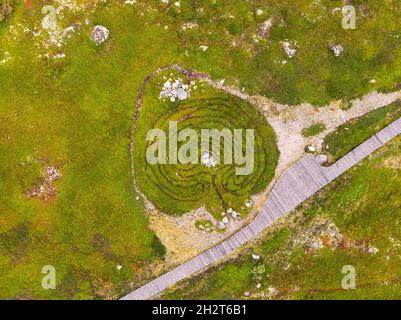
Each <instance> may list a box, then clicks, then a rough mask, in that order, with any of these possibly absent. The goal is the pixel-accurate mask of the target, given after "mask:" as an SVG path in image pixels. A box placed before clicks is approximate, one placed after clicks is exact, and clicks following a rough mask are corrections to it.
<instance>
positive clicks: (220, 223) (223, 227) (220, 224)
mask: <svg viewBox="0 0 401 320" xmlns="http://www.w3.org/2000/svg"><path fill="white" fill-rule="evenodd" d="M225 228H226V224H225V223H224V222H219V229H220V230H224V229H225Z"/></svg>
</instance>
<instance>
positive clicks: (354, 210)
mask: <svg viewBox="0 0 401 320" xmlns="http://www.w3.org/2000/svg"><path fill="white" fill-rule="evenodd" d="M372 114H373V113H372ZM372 114H370V115H372ZM348 126H349V128H350V132H351V133H350V136H349V138H350V137H352V130H353V129H355V128H357V127H358V124H356V123H354V122H353V123H352V124H348ZM367 128H368V127H365V129H367ZM340 131H341V129H340ZM400 148H401V139H400V138H396V139H395V140H394V141H393V142H391V143H390V144H388V145H387V146H385V147H384V148H383V149H381V150H379V151H377V152H376V153H375V154H374V155H372V156H370V157H369V159H366V160H364V161H363V162H362V163H361V164H359V165H357V166H356V167H355V168H353V169H351V171H350V172H348V173H346V174H345V175H344V176H342V177H340V178H338V179H337V180H336V181H335V182H333V183H332V184H330V185H329V186H328V187H326V188H325V189H324V190H322V191H321V192H320V193H319V194H317V195H316V196H314V197H312V198H311V199H310V200H308V201H307V203H305V204H304V205H302V206H301V207H300V208H298V209H297V210H296V211H295V212H293V213H292V214H291V215H290V217H289V218H287V219H286V220H285V221H282V222H281V223H279V224H278V225H276V227H275V228H272V231H270V232H269V233H267V234H266V235H265V236H264V237H263V238H262V239H261V240H259V241H258V244H255V245H250V246H248V247H247V248H246V249H245V250H244V251H243V252H242V253H241V254H240V255H239V257H237V258H235V259H232V260H230V261H228V262H226V263H224V264H223V265H221V266H218V267H215V268H213V269H212V270H210V271H207V272H206V273H205V274H203V275H200V276H198V277H196V278H195V279H192V280H190V281H187V282H185V283H184V284H182V285H181V286H179V287H178V288H176V290H171V291H170V292H168V293H166V295H165V296H164V298H169V299H246V298H247V297H249V298H257V299H391V298H393V299H394V298H399V289H400V284H399V283H400V281H399V280H400V278H401V268H400V263H399V262H400V245H401V243H400V241H399V239H400V236H401V233H400V228H399V226H400V223H401V211H400V205H401V198H400V193H399V191H398V190H399V184H400V182H401V166H400V163H401V158H400ZM252 254H257V255H259V256H260V259H259V260H255V259H253V258H252ZM346 265H351V266H353V267H354V268H355V270H356V289H355V290H344V289H342V286H341V281H342V279H343V277H344V276H345V274H343V273H342V272H341V271H342V268H343V266H346ZM258 284H259V286H260V287H259V288H257V286H258Z"/></svg>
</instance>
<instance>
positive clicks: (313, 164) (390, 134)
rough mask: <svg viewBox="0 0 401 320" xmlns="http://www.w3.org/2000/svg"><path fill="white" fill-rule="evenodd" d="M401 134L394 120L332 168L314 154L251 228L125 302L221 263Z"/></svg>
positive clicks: (285, 178) (291, 172)
mask: <svg viewBox="0 0 401 320" xmlns="http://www.w3.org/2000/svg"><path fill="white" fill-rule="evenodd" d="M399 134H401V118H400V119H398V120H396V121H394V122H393V123H392V124H390V125H389V126H388V127H386V128H384V129H383V130H381V131H380V132H378V133H377V134H375V135H373V136H372V137H371V138H369V139H368V140H366V141H365V142H364V143H362V144H361V145H359V146H358V147H356V148H355V149H354V150H352V151H351V152H350V153H348V154H347V155H345V156H344V157H343V158H341V159H340V160H338V161H337V162H336V163H334V164H333V165H332V166H330V167H322V166H321V165H320V164H319V163H318V162H317V161H316V159H315V158H314V156H313V155H307V156H305V157H304V158H303V159H302V160H300V161H298V162H297V163H295V164H294V165H293V166H291V167H290V168H289V169H287V170H286V171H285V172H284V173H283V175H282V176H281V177H280V179H279V180H278V181H277V183H276V184H275V186H274V188H273V190H272V191H271V193H270V195H269V197H268V199H267V201H266V203H265V204H264V206H263V208H262V210H261V212H260V213H259V214H258V215H257V216H256V217H255V219H254V220H252V221H251V222H250V223H249V224H248V225H247V226H245V227H244V228H242V229H241V230H240V231H238V232H237V233H235V234H234V235H232V236H231V237H229V238H228V239H226V240H225V241H223V242H221V243H220V244H218V245H216V246H214V247H212V248H210V249H208V250H206V251H204V252H203V253H201V254H200V255H198V256H196V257H194V258H192V259H191V260H189V261H187V262H185V263H183V264H182V265H180V266H178V267H176V268H174V269H172V270H171V271H169V272H167V273H165V274H163V275H162V276H160V277H158V278H156V279H154V280H153V281H151V282H149V283H147V284H145V285H144V286H142V287H140V288H138V289H136V290H134V291H133V292H131V293H129V294H128V295H126V296H125V297H123V298H122V299H123V300H144V299H148V298H151V297H152V296H155V295H157V294H159V293H161V292H162V291H163V290H165V289H166V288H168V287H170V286H172V285H174V284H176V283H177V282H179V281H181V280H183V279H185V278H188V277H189V276H191V275H192V274H194V273H196V272H198V271H200V270H202V269H205V268H207V267H209V266H211V265H212V264H214V263H215V262H217V261H219V260H220V259H221V258H223V257H224V256H225V255H227V254H229V253H230V252H232V251H234V250H235V249H237V248H239V247H240V246H242V245H243V244H244V243H246V242H248V241H249V240H251V239H253V238H254V237H255V236H256V235H257V234H259V233H260V232H261V231H262V230H264V229H265V228H266V227H268V226H269V225H270V224H272V223H273V222H274V221H276V220H277V219H279V218H280V217H282V216H283V215H285V214H287V213H289V212H290V211H292V210H293V209H295V208H296V207H297V206H298V205H300V204H301V203H302V202H303V201H305V200H306V199H308V198H309V197H310V196H312V195H313V194H315V193H316V192H318V191H319V190H320V189H322V188H323V187H324V186H326V185H327V184H328V183H330V182H331V181H333V180H334V179H336V178H337V177H338V176H340V175H341V174H343V173H344V172H346V171H347V170H349V169H350V168H351V167H353V166H354V165H355V164H356V163H358V162H360V161H361V160H363V159H364V158H366V157H367V156H369V155H370V154H372V153H373V152H374V151H375V150H377V149H379V148H380V147H382V146H383V145H384V144H386V143H387V142H389V141H390V140H391V139H393V138H395V137H396V136H398V135H399Z"/></svg>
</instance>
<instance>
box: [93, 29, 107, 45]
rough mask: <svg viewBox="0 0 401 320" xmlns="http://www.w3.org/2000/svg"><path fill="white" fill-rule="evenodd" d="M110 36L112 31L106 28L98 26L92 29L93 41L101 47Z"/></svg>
mask: <svg viewBox="0 0 401 320" xmlns="http://www.w3.org/2000/svg"><path fill="white" fill-rule="evenodd" d="M109 34H110V31H109V30H108V29H107V28H106V27H105V26H101V25H96V26H94V27H93V29H92V40H93V41H95V43H96V45H99V44H101V43H103V42H104V41H106V40H107V38H108V37H109Z"/></svg>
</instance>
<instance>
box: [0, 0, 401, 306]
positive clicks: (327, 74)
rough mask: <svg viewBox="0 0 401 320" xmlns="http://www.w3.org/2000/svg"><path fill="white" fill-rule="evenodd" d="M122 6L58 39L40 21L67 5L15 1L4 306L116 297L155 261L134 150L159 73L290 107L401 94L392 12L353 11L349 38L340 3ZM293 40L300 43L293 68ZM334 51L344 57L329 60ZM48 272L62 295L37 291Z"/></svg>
mask: <svg viewBox="0 0 401 320" xmlns="http://www.w3.org/2000/svg"><path fill="white" fill-rule="evenodd" d="M124 2H125V1H107V2H100V1H99V2H98V1H95V0H79V1H78V0H77V1H75V2H74V3H78V4H82V5H85V8H84V9H82V7H81V9H79V8H78V9H76V8H73V9H68V8H65V9H63V10H62V11H61V13H60V14H58V15H57V16H56V18H57V23H58V25H59V27H60V30H58V33H54V32H53V34H52V36H53V38H51V37H50V35H49V33H48V32H47V31H45V30H43V29H42V28H41V20H42V19H43V17H44V15H43V14H42V13H41V9H42V7H43V6H44V5H45V4H54V5H55V7H60V6H62V4H63V3H65V1H61V0H57V1H18V3H17V2H16V1H12V2H11V3H12V5H13V7H14V10H13V12H12V14H10V15H8V16H7V18H6V19H5V20H4V21H1V22H0V161H1V164H2V166H1V168H0V191H1V194H2V197H1V200H0V297H1V298H53V299H56V298H73V299H80V298H116V297H118V296H120V295H121V294H123V293H125V292H127V291H128V290H129V288H130V284H131V283H132V282H134V284H135V285H138V284H139V283H141V282H143V281H144V280H143V279H144V277H147V276H149V274H148V273H149V270H150V269H152V268H150V267H148V268H146V266H149V265H150V263H151V262H155V261H160V258H161V257H162V256H163V253H164V250H163V246H162V245H161V244H160V242H159V241H158V240H157V238H156V237H155V235H154V234H153V233H152V232H151V231H150V230H148V228H147V225H148V218H147V216H146V214H145V210H144V206H143V203H142V202H141V201H136V200H134V199H135V198H136V196H137V195H136V194H135V192H134V190H133V188H132V181H131V178H130V163H129V147H128V144H129V138H130V126H131V118H132V112H133V106H134V101H135V98H136V94H137V90H138V89H139V86H140V84H141V83H142V81H143V79H144V78H145V77H146V76H147V75H149V74H150V73H152V72H153V71H154V70H156V69H157V68H158V67H160V66H162V65H169V64H174V63H179V64H182V65H183V66H185V67H187V68H194V69H197V70H199V71H202V72H207V73H209V74H210V75H211V76H212V77H213V78H214V79H226V83H227V84H231V85H233V86H236V87H239V88H243V87H244V89H245V91H247V92H250V93H261V94H264V95H266V96H268V97H272V98H275V99H277V100H278V101H281V102H285V103H297V102H300V101H309V102H312V103H315V104H324V103H326V102H328V101H330V100H332V99H337V98H341V99H344V100H347V99H349V98H352V97H356V96H360V95H363V94H365V93H367V92H369V91H371V90H374V89H377V90H382V91H387V90H393V89H394V88H397V86H398V84H399V81H400V76H401V74H400V72H401V71H400V70H401V68H399V61H401V60H400V59H399V57H400V54H401V49H400V47H399V46H398V45H397V44H398V39H397V38H398V36H399V35H400V31H399V21H400V14H401V10H400V4H399V3H395V2H394V1H380V2H379V1H364V2H363V4H362V3H360V2H357V3H356V4H357V5H359V9H360V10H359V11H358V12H359V13H358V19H357V23H358V27H357V29H356V30H348V31H346V30H343V29H341V24H340V23H341V15H340V13H339V12H337V13H335V14H333V13H332V10H333V9H334V8H336V7H339V6H341V5H342V3H343V1H328V0H327V1H320V3H319V4H311V3H310V1H288V2H286V3H279V2H277V1H270V0H269V1H249V2H245V1H235V2H223V1H185V2H184V1H182V2H181V6H180V7H177V6H174V5H171V4H169V5H167V4H165V3H163V2H161V1H159V0H148V1H142V0H138V1H137V4H135V5H126V4H124ZM96 3H97V4H96ZM95 4H96V5H95ZM258 9H260V10H262V14H260V15H258V14H257V12H258ZM269 18H272V19H273V20H272V21H273V26H272V27H271V29H270V30H268V31H263V25H262V24H263V23H264V22H265V21H267V20H268V19H269ZM85 19H88V21H87V23H86V22H85ZM185 23H193V24H194V25H195V26H194V27H193V28H189V27H188V28H187V27H186V28H185V30H184V24H185ZM96 24H101V25H104V26H106V27H107V28H108V29H109V30H110V37H109V39H108V40H107V41H106V42H105V43H104V44H102V45H100V46H96V45H95V44H94V43H93V42H92V41H91V39H90V31H91V29H92V27H93V26H94V25H96ZM68 27H73V29H74V30H75V31H74V32H72V31H66V30H67V28H68ZM261 28H262V29H261ZM70 30H71V29H70ZM39 31H40V32H39ZM317 31H318V32H317ZM65 32H69V33H68V36H63V34H64V33H65ZM311 35H312V36H311ZM54 38H56V40H57V39H59V38H62V43H61V44H60V46H58V45H56V44H55V42H56V43H59V41H53V42H52V40H54ZM287 40H288V41H291V42H295V41H296V48H297V54H296V56H295V57H294V58H291V59H289V58H288V57H287V55H286V53H285V52H284V50H283V45H282V43H281V41H287ZM337 42H338V43H341V44H342V45H343V47H344V54H343V55H342V56H341V57H334V56H333V54H332V52H331V51H330V45H331V44H333V43H337ZM202 45H204V46H207V50H201V49H200V46H202ZM63 55H65V56H63ZM60 56H61V58H60ZM283 61H286V63H284V62H283ZM355 75H357V76H355ZM373 78H374V79H375V80H376V82H375V83H370V82H369V81H370V80H371V79H373ZM49 166H51V167H56V168H57V169H58V171H59V172H60V173H61V177H60V179H58V180H57V181H55V182H54V188H55V195H54V196H53V197H52V198H51V199H49V200H47V201H46V200H43V199H40V198H30V197H28V196H27V193H28V192H29V191H30V190H31V189H32V188H34V187H37V186H38V185H41V184H42V183H43V181H44V180H45V177H44V174H43V170H44V168H46V167H49ZM48 264H50V265H53V266H55V268H56V271H57V289H56V290H43V289H42V287H41V279H42V277H43V274H41V269H42V267H43V266H44V265H48ZM118 266H121V268H120V269H118V268H117V267H118Z"/></svg>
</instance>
